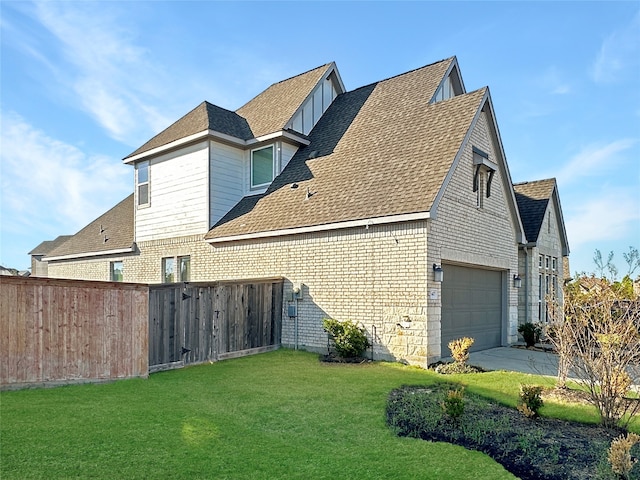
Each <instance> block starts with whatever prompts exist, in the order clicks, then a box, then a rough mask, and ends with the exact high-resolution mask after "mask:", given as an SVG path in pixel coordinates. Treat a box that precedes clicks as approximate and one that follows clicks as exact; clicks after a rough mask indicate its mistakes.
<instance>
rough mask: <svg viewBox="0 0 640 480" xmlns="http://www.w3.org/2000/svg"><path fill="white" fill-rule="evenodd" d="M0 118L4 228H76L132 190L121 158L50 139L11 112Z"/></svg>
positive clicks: (58, 231) (17, 230)
mask: <svg viewBox="0 0 640 480" xmlns="http://www.w3.org/2000/svg"><path fill="white" fill-rule="evenodd" d="M0 120H1V123H2V129H1V131H0V143H1V144H2V149H1V150H0V165H1V166H2V180H1V192H2V193H1V198H2V202H1V203H2V210H3V212H2V214H3V215H2V216H3V218H2V223H3V229H6V230H10V231H11V232H13V233H23V232H25V231H29V230H33V229H37V230H38V231H42V232H46V234H47V235H61V234H71V233H75V232H76V231H77V230H79V229H80V228H81V227H83V226H84V225H85V224H86V223H88V222H90V221H91V220H93V219H94V218H97V217H98V216H99V215H100V214H102V213H104V212H105V211H107V210H108V209H109V208H111V207H112V206H113V205H115V204H116V203H117V202H118V201H120V200H122V199H123V198H124V197H125V196H126V195H127V194H128V193H130V191H131V189H132V184H131V182H130V175H131V172H130V168H129V167H127V166H125V165H123V164H122V163H121V162H120V161H119V160H116V159H112V158H108V157H105V156H103V155H91V154H87V153H85V152H83V151H81V150H80V149H78V148H77V147H75V146H73V145H69V144H67V143H64V142H61V141H58V140H56V139H54V138H51V137H49V136H48V135H46V134H45V133H44V132H42V131H40V130H37V129H35V128H34V127H33V126H31V125H30V124H28V123H27V122H26V121H25V120H24V119H23V118H21V117H20V116H18V115H17V114H15V113H7V114H4V113H3V114H2V115H1V118H0ZM61 229H62V231H61Z"/></svg>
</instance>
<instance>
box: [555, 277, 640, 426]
mask: <svg viewBox="0 0 640 480" xmlns="http://www.w3.org/2000/svg"><path fill="white" fill-rule="evenodd" d="M549 304H552V305H553V304H554V303H553V302H549ZM639 311H640V305H639V304H638V302H636V301H632V300H629V299H625V298H621V296H620V295H619V294H618V292H617V290H616V289H614V288H612V286H611V285H610V284H609V282H607V281H605V280H602V281H598V282H596V283H595V284H594V282H590V288H583V284H581V282H580V281H579V280H578V281H576V282H574V283H572V284H571V285H569V286H567V287H566V288H565V290H564V309H563V310H561V309H559V308H558V307H557V306H554V307H552V308H550V318H551V319H552V321H551V322H550V324H549V325H548V327H547V331H546V333H547V337H548V339H549V341H550V342H551V343H552V344H553V346H554V347H555V349H556V351H557V353H558V355H559V369H558V385H559V386H561V387H563V386H565V385H566V379H567V376H568V375H569V373H571V375H572V376H574V377H575V378H576V380H577V381H578V383H580V384H581V385H583V386H584V387H585V389H586V390H587V392H588V394H589V401H590V402H591V403H592V404H593V405H594V406H595V407H596V408H597V409H598V412H599V413H600V418H601V422H602V424H603V425H604V426H606V427H615V426H619V427H623V428H626V426H627V425H628V422H629V421H630V420H631V417H632V416H633V415H634V414H636V413H637V412H638V411H639V410H640V401H638V400H637V399H635V398H630V397H629V393H630V388H631V386H632V385H634V384H635V385H637V384H639V383H640V375H639V368H638V367H639V366H640V332H639V327H640V318H639Z"/></svg>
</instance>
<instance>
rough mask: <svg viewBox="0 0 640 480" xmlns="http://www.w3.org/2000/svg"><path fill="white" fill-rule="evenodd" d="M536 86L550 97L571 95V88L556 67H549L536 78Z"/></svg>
mask: <svg viewBox="0 0 640 480" xmlns="http://www.w3.org/2000/svg"><path fill="white" fill-rule="evenodd" d="M538 85H539V86H540V87H541V88H542V89H544V90H545V91H546V92H547V93H550V94H552V95H566V94H568V93H571V86H570V85H569V83H568V82H567V81H566V80H565V79H564V76H563V74H562V73H561V72H560V71H559V70H558V68H556V67H549V68H548V69H547V70H546V72H544V74H542V75H541V76H540V77H539V78H538Z"/></svg>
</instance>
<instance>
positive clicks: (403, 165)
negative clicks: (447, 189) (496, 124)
mask: <svg viewBox="0 0 640 480" xmlns="http://www.w3.org/2000/svg"><path fill="white" fill-rule="evenodd" d="M451 61H452V59H448V60H445V61H442V62H438V63H436V64H433V65H429V66H427V67H423V68H421V69H417V70H414V71H411V72H408V73H406V74H403V75H399V76H397V77H393V78H390V79H388V80H384V81H381V82H378V83H375V84H372V85H369V86H366V87H362V88H360V89H357V90H354V91H352V92H349V93H345V94H343V95H340V96H339V97H338V98H337V99H336V100H335V101H334V103H333V104H332V105H331V107H330V108H329V109H328V110H327V112H326V113H325V114H324V116H323V117H322V118H321V119H320V121H319V122H318V124H317V125H316V127H315V128H314V129H313V130H312V131H311V133H310V134H309V137H310V140H311V144H310V145H309V146H307V147H305V148H303V149H301V150H299V151H298V153H297V154H296V155H295V156H294V157H293V159H292V160H291V162H290V163H289V164H288V165H287V167H286V168H285V170H284V171H283V172H282V174H281V175H280V176H278V177H277V178H276V179H275V180H274V182H273V183H272V185H271V186H270V188H269V189H268V190H267V192H266V193H265V194H264V195H263V196H260V197H251V198H246V199H244V200H243V201H241V202H240V203H239V204H238V205H237V206H236V207H234V208H233V209H232V210H231V211H230V212H229V213H228V214H227V215H226V216H225V217H224V218H223V219H221V220H220V222H218V224H217V225H216V226H215V227H214V228H213V229H212V230H210V231H209V233H208V234H207V235H206V237H205V238H207V239H214V238H221V237H227V236H234V235H242V234H249V233H258V232H267V231H274V230H281V229H288V228H298V227H305V226H314V225H322V224H328V223H334V222H343V221H350V220H360V219H366V218H375V217H381V216H387V215H397V214H407V213H416V212H426V211H429V210H430V209H431V206H432V204H433V201H434V199H435V197H436V195H437V193H438V191H439V189H440V188H441V186H442V184H443V182H444V179H445V176H446V175H447V172H448V171H449V169H450V168H451V166H452V163H453V160H454V159H455V156H456V154H457V152H458V150H459V149H460V147H461V145H462V141H463V139H464V137H465V135H466V133H467V131H468V129H469V127H470V125H471V122H472V120H473V118H474V117H475V115H476V113H477V112H478V108H479V107H480V103H481V100H482V99H483V98H484V95H485V93H486V89H482V90H478V91H476V92H472V93H469V94H464V95H460V96H457V97H454V98H452V99H449V100H446V101H443V102H439V103H436V104H431V105H430V104H429V100H430V99H431V97H432V96H433V94H434V92H435V89H436V88H437V86H438V84H439V83H440V81H441V80H442V77H443V75H444V74H445V72H446V70H447V68H448V67H449V65H450V62H451ZM293 183H296V184H297V185H298V188H296V189H292V188H291V184H293ZM307 189H308V190H309V191H310V192H311V193H312V195H311V198H309V199H305V197H306V193H307Z"/></svg>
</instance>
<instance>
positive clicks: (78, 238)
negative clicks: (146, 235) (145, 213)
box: [44, 194, 134, 260]
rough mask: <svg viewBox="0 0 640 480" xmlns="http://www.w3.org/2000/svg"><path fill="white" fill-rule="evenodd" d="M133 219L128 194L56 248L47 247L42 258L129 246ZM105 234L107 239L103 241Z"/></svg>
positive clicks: (131, 199) (130, 199)
mask: <svg viewBox="0 0 640 480" xmlns="http://www.w3.org/2000/svg"><path fill="white" fill-rule="evenodd" d="M133 222H134V201H133V194H131V195H129V196H128V197H127V198H125V199H124V200H123V201H121V202H120V203H118V204H117V205H116V206H115V207H113V208H112V209H111V210H109V211H108V212H106V213H105V214H103V215H101V216H99V217H98V218H96V219H95V220H94V221H93V222H91V223H90V224H89V225H87V226H86V227H84V228H83V229H82V230H80V231H79V232H78V233H76V234H75V235H73V236H72V237H71V238H70V239H68V240H67V241H66V242H63V243H62V244H61V245H60V246H59V247H58V248H55V249H54V250H51V251H50V252H49V253H48V254H47V255H46V256H45V257H44V260H47V258H50V257H61V256H64V255H72V254H73V255H76V254H77V255H81V254H83V253H93V252H97V253H99V252H106V251H109V250H118V249H122V248H129V247H131V246H132V245H133V241H134V238H133V235H134V234H133V229H134V225H133ZM101 230H102V231H101ZM105 236H106V238H107V239H108V240H107V241H105Z"/></svg>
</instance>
